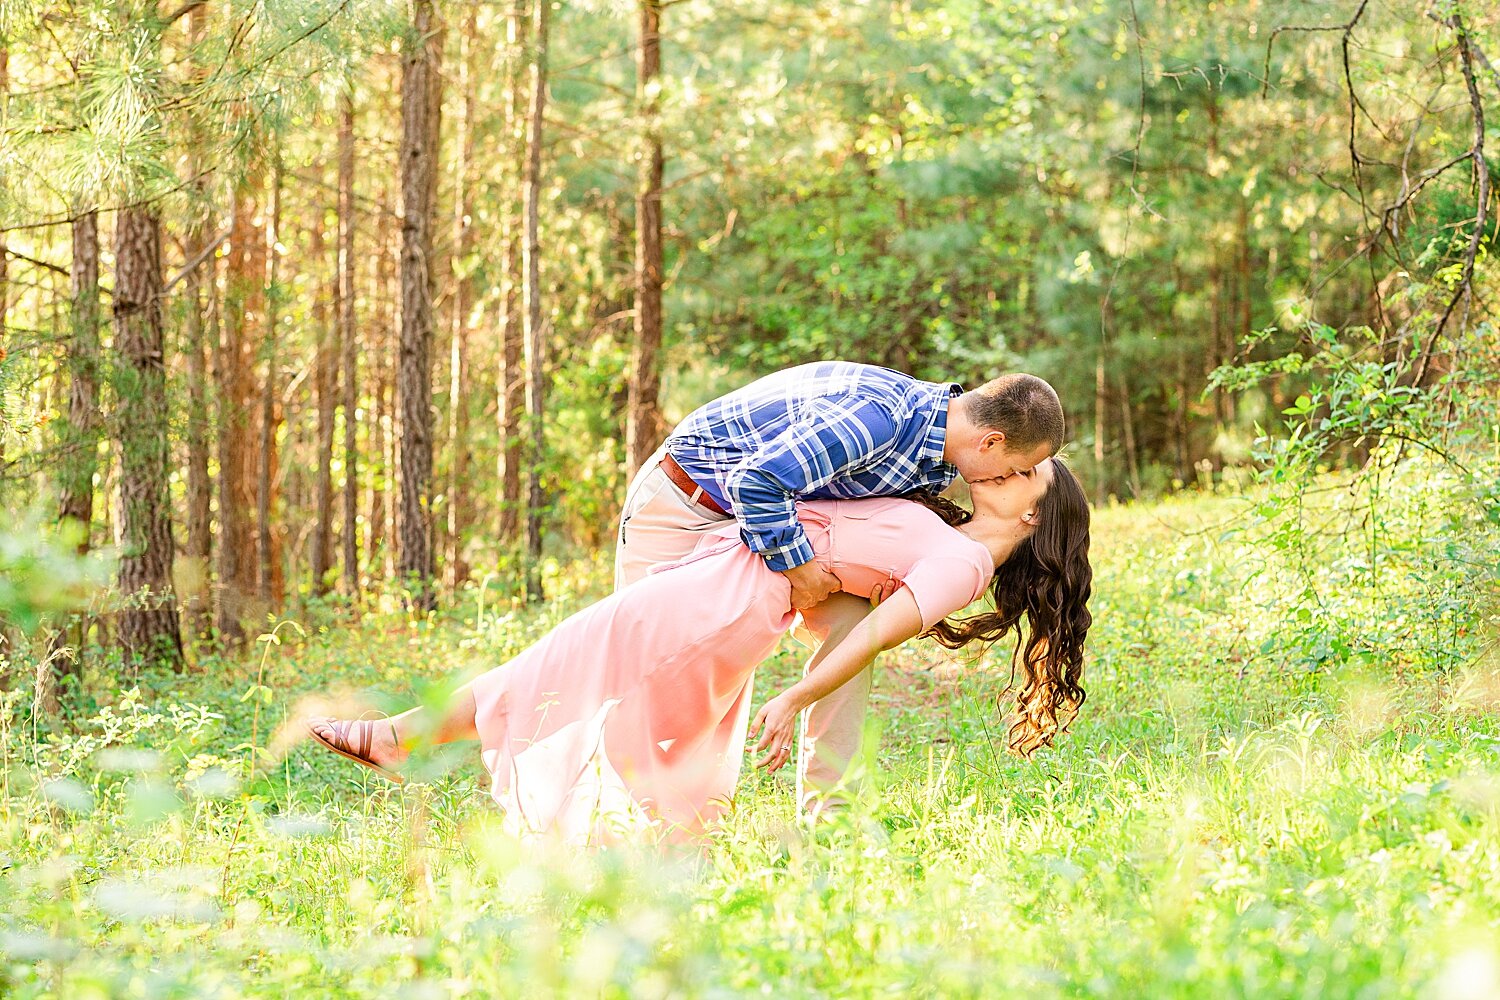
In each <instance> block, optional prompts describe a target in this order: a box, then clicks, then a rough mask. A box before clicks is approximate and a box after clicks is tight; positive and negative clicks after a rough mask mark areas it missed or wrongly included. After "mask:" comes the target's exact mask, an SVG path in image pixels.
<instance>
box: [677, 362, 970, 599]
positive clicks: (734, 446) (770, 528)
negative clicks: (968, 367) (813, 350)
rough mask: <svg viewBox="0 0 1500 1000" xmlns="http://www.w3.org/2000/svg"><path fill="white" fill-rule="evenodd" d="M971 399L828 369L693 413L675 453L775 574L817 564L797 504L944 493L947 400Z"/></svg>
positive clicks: (943, 388)
mask: <svg viewBox="0 0 1500 1000" xmlns="http://www.w3.org/2000/svg"><path fill="white" fill-rule="evenodd" d="M960 391H962V388H961V387H960V386H958V385H956V384H953V383H948V382H922V381H919V380H918V379H914V378H912V377H911V376H910V375H903V374H901V373H900V372H895V371H891V370H890V369H889V368H877V367H875V366H874V365H860V364H853V363H850V362H846V361H830V362H819V363H816V364H810V365H801V366H799V367H796V368H788V369H786V370H785V371H780V372H777V373H775V374H774V375H767V376H766V377H765V378H763V379H760V380H759V381H756V382H752V383H750V384H749V385H747V386H745V387H744V388H742V389H736V390H735V391H734V392H731V393H729V394H728V395H726V396H721V397H720V398H718V399H716V400H714V401H713V402H711V403H707V404H705V405H703V406H700V407H699V408H698V409H696V410H694V411H693V412H692V413H690V414H688V416H687V419H685V420H684V421H683V422H682V423H681V424H679V425H678V427H677V429H676V430H675V431H673V432H672V435H671V437H669V438H667V451H668V453H669V454H671V456H672V457H673V458H674V459H676V460H677V463H678V464H679V465H681V466H682V468H683V471H685V472H686V473H687V474H688V475H689V476H691V477H692V478H693V481H694V482H695V483H697V484H698V485H699V486H701V487H703V490H704V492H706V493H708V494H710V495H711V496H712V497H713V498H714V499H715V500H717V501H718V502H719V504H720V505H721V506H722V507H724V509H726V510H728V511H730V512H731V513H733V514H734V516H735V517H736V518H737V519H738V520H739V522H740V536H741V537H742V538H743V539H744V540H745V544H746V545H748V546H749V547H750V549H751V551H754V552H758V553H760V554H761V555H762V556H764V557H765V559H766V564H767V565H768V566H770V567H771V569H773V570H777V571H781V570H786V569H790V568H792V567H793V566H800V565H802V564H803V563H805V562H807V561H808V560H810V559H811V558H812V557H813V550H812V546H811V545H810V544H809V543H808V541H807V536H806V534H805V533H804V532H803V531H802V526H801V525H800V524H799V523H797V509H796V506H795V501H796V500H799V499H814V498H822V499H828V498H840V499H850V498H855V497H888V496H895V495H897V494H900V493H906V492H909V491H911V490H915V489H930V490H934V491H940V490H943V489H946V488H947V487H948V485H949V484H951V483H952V482H953V479H954V477H955V476H957V475H958V470H957V469H955V468H954V467H953V466H951V465H949V464H948V463H947V462H944V461H943V441H944V439H945V437H946V435H947V431H948V400H949V398H950V397H951V396H953V395H956V394H957V393H958V392H960Z"/></svg>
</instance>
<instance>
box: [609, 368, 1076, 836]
mask: <svg viewBox="0 0 1500 1000" xmlns="http://www.w3.org/2000/svg"><path fill="white" fill-rule="evenodd" d="M1062 439H1063V413H1062V406H1061V404H1060V403H1059V401H1058V398H1057V393H1056V392H1054V391H1053V389H1052V387H1051V386H1050V385H1048V384H1047V383H1046V382H1044V381H1042V380H1041V379H1039V378H1036V377H1035V376H1032V375H1021V374H1012V375H1002V376H1001V377H999V378H997V379H994V380H992V381H990V382H987V383H985V384H984V385H983V386H981V387H979V388H978V389H975V390H971V391H968V392H965V391H964V390H963V388H962V387H961V386H959V385H957V384H955V383H947V382H924V381H921V380H919V379H915V378H912V377H911V376H909V375H903V374H901V373H900V372H895V371H891V370H890V369H888V368H878V367H875V366H873V365H862V364H854V363H851V362H842V361H832V362H819V363H815V364H808V365H801V366H799V367H796V368H789V369H786V370H785V371H780V372H776V373H775V374H772V375H768V376H766V377H765V378H762V379H760V380H758V381H756V382H752V383H750V384H749V385H747V386H745V387H743V388H741V389H736V390H735V391H733V392H731V393H729V394H727V395H725V396H721V397H720V398H718V399H716V400H714V401H712V402H710V403H707V404H705V405H703V406H701V407H699V408H698V409H696V410H694V411H693V412H692V413H690V414H689V415H688V417H687V419H686V420H684V421H683V422H682V423H681V424H680V425H679V426H678V427H677V429H676V430H675V431H673V432H672V434H671V435H670V436H669V437H668V438H667V440H666V441H665V442H664V443H663V444H662V446H661V448H659V449H657V451H656V453H655V454H654V455H652V456H651V458H650V459H648V460H647V462H646V463H645V464H644V465H643V466H642V467H641V469H640V471H639V472H638V473H637V474H636V477H635V480H634V481H633V482H632V483H631V484H630V489H629V491H628V492H627V493H626V496H625V508H624V510H623V512H622V513H621V516H620V533H619V536H618V545H617V547H616V550H615V587H616V589H619V588H621V587H624V586H627V585H628V584H630V583H632V582H634V581H636V580H638V579H640V578H641V577H643V576H645V575H646V573H647V572H648V571H649V570H650V569H651V568H652V567H653V566H658V565H662V564H665V563H669V562H675V561H676V560H678V559H682V558H684V557H686V556H687V555H688V554H690V553H691V552H692V551H693V548H694V547H695V546H696V545H697V543H698V541H699V539H700V538H701V537H702V535H703V534H704V533H705V532H708V531H713V530H715V529H718V528H721V527H723V526H724V525H725V524H726V523H727V522H728V521H729V520H730V519H731V518H732V519H734V520H736V521H738V522H739V527H740V537H741V538H742V539H743V540H744V542H745V544H746V545H748V546H749V547H750V549H751V551H753V552H756V553H759V554H760V555H761V556H762V557H763V558H764V559H765V560H766V565H767V566H768V567H769V568H770V569H772V570H774V571H776V572H778V573H782V574H784V575H785V576H786V578H787V580H788V581H789V582H790V584H791V588H792V605H793V606H794V607H796V608H798V609H799V610H801V611H802V613H803V618H804V620H805V622H806V624H807V627H808V629H809V630H810V631H811V632H812V633H813V634H814V635H815V636H816V637H817V638H818V639H819V640H820V642H822V643H823V644H825V645H826V644H827V643H828V642H830V641H834V642H836V641H838V640H839V639H841V638H842V637H843V636H844V635H846V634H848V631H849V630H850V629H852V628H853V627H854V625H855V624H857V623H858V621H859V620H860V619H861V618H862V617H863V616H864V614H865V613H866V612H867V611H868V610H869V607H868V603H867V602H866V601H864V600H863V599H859V598H855V597H853V596H852V595H847V594H839V595H835V594H834V592H835V591H837V590H838V589H839V581H838V578H837V577H835V576H834V575H833V574H831V573H829V572H828V571H827V570H825V569H824V568H823V567H822V566H820V565H819V564H818V563H817V562H816V561H814V560H813V558H812V556H813V552H812V547H811V545H809V543H808V541H807V536H806V534H805V533H804V532H803V530H802V526H801V524H799V523H798V521H797V510H796V505H795V502H796V501H797V500H799V499H817V498H845V499H848V498H855V497H885V496H898V495H900V494H903V493H909V492H911V491H913V490H918V489H927V490H931V491H933V492H941V491H942V490H944V489H946V488H947V487H948V486H949V485H951V484H952V482H953V480H954V478H955V477H956V476H960V475H961V476H963V478H964V479H965V480H966V481H968V482H975V481H977V480H984V479H996V478H1001V479H1003V478H1005V477H1007V476H1011V475H1013V474H1015V473H1017V472H1027V471H1030V469H1031V468H1032V467H1033V466H1035V465H1036V464H1037V463H1039V462H1041V461H1043V460H1044V459H1046V458H1048V457H1049V456H1051V455H1053V454H1055V453H1056V452H1057V449H1058V448H1059V447H1061V446H1062ZM890 589H891V590H892V591H893V590H894V585H893V586H892V587H891V588H890ZM887 593H888V592H887ZM830 595H833V596H832V598H831V599H830ZM886 595H887V594H886V593H883V594H882V595H878V596H886ZM870 679H871V670H870V669H868V668H867V669H866V670H865V671H864V672H863V673H862V674H860V676H858V677H856V678H855V679H854V680H852V681H850V682H849V683H847V684H845V685H844V686H843V687H842V688H840V689H839V690H838V691H836V692H834V693H833V694H832V695H830V696H828V697H827V698H825V699H823V701H820V702H818V703H817V704H816V705H814V706H813V707H812V708H810V709H809V710H808V712H807V714H806V716H805V717H804V719H803V730H802V739H801V741H800V742H801V748H800V753H799V755H798V803H799V805H800V806H801V807H802V808H804V809H807V810H810V811H813V812H816V810H817V809H818V808H820V806H821V805H822V803H823V801H824V800H825V799H826V798H827V796H828V794H829V793H830V792H832V791H833V790H834V789H835V788H836V786H837V785H838V783H839V782H840V780H841V779H842V777H843V773H844V770H845V769H846V768H847V766H848V764H849V761H850V760H852V759H853V756H854V754H855V752H856V751H857V750H858V747H859V741H860V737H861V735H862V733H863V728H864V716H865V708H866V705H867V703H868V700H869V691H870ZM748 711H749V705H748V704H745V705H742V706H740V714H741V715H742V716H744V718H741V719H740V720H739V723H738V724H739V725H740V726H741V727H743V726H744V725H745V722H746V721H747V720H748Z"/></svg>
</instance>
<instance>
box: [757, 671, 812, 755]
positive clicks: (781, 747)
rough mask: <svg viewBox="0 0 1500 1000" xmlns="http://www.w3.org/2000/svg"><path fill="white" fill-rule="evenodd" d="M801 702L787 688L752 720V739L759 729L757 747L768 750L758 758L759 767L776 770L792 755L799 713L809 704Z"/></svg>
mask: <svg viewBox="0 0 1500 1000" xmlns="http://www.w3.org/2000/svg"><path fill="white" fill-rule="evenodd" d="M799 702H800V699H798V698H797V697H796V696H795V695H794V694H793V693H792V689H791V688H788V689H787V690H785V691H783V692H781V693H780V694H778V695H777V696H776V697H774V698H772V699H771V700H770V701H768V702H766V703H765V704H764V705H762V706H761V709H760V712H759V713H758V714H757V715H756V716H755V721H754V722H752V723H751V724H750V737H751V738H752V739H753V738H754V737H755V734H756V733H760V734H761V736H760V741H759V742H758V743H756V744H755V749H756V750H757V751H763V750H768V752H767V753H766V755H765V756H764V757H762V758H761V759H760V760H758V761H756V763H755V766H756V767H763V768H765V769H766V770H767V771H775V770H776V769H777V768H779V767H781V765H783V764H785V763H786V762H787V761H789V760H791V759H792V737H793V735H794V734H795V733H796V728H797V713H798V712H800V711H802V709H803V708H804V707H806V706H804V705H802V704H800V703H799Z"/></svg>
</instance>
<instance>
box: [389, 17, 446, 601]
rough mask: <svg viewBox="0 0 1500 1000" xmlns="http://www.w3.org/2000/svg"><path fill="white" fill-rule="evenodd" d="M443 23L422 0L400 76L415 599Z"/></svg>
mask: <svg viewBox="0 0 1500 1000" xmlns="http://www.w3.org/2000/svg"><path fill="white" fill-rule="evenodd" d="M441 59H442V42H441V28H440V26H439V25H438V23H437V17H436V14H435V13H434V10H433V3H432V0H415V3H414V4H413V17H412V39H411V42H410V44H409V46H408V48H407V51H406V52H405V55H404V57H403V72H402V77H401V348H400V356H399V357H400V361H399V363H400V370H399V371H398V373H397V379H396V396H397V409H398V410H399V412H400V418H401V434H400V457H399V478H400V483H401V490H400V507H399V518H398V525H397V534H398V536H399V541H398V547H399V556H398V562H397V566H396V571H397V573H398V574H400V575H401V576H402V577H403V578H404V579H405V580H406V581H407V582H408V584H409V585H410V586H411V589H412V602H413V604H414V605H415V606H416V607H418V608H422V609H428V608H431V607H432V605H433V603H434V595H433V591H432V575H433V553H432V510H431V503H432V430H433V428H432V359H431V350H432V284H433V270H432V229H433V208H434V205H433V201H434V197H433V196H434V194H435V191H436V181H437V154H438V136H439V119H440V115H441V105H440V95H441V90H440V78H439V75H438V73H439V65H440V62H441Z"/></svg>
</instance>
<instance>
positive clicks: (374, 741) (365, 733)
mask: <svg viewBox="0 0 1500 1000" xmlns="http://www.w3.org/2000/svg"><path fill="white" fill-rule="evenodd" d="M303 724H304V725H305V726H306V727H307V732H308V734H309V735H310V736H312V738H313V739H314V740H316V741H317V742H318V743H321V744H322V745H323V746H325V747H327V748H328V749H329V750H332V751H333V752H334V753H336V754H338V755H339V756H340V757H347V758H349V759H350V760H352V761H354V762H355V763H356V764H363V765H364V766H365V767H368V768H370V770H372V771H374V772H375V773H377V774H379V775H380V776H382V777H384V778H389V779H390V780H391V781H394V782H396V784H398V785H399V784H401V783H402V782H404V781H405V780H406V779H405V778H403V777H402V776H401V775H400V774H398V773H397V771H396V769H397V768H399V767H400V766H401V764H402V763H404V762H405V760H406V758H407V757H408V756H410V752H409V751H408V750H407V749H406V748H405V747H403V746H402V745H401V742H400V740H398V739H397V734H396V727H395V725H394V724H392V722H391V720H390V719H334V718H329V717H326V716H325V717H318V718H311V719H306V720H304V722H303Z"/></svg>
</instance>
